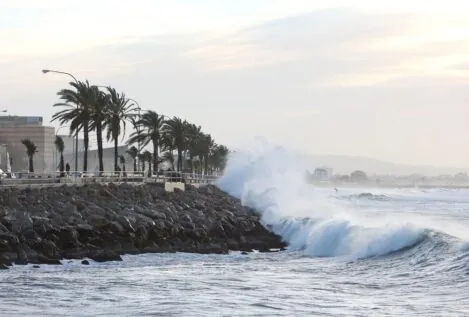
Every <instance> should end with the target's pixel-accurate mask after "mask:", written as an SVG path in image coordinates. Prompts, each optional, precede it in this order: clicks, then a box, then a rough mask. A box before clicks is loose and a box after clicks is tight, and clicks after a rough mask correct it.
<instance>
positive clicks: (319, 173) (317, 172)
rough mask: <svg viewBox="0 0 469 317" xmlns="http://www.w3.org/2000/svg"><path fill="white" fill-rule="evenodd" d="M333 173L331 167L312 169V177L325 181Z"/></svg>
mask: <svg viewBox="0 0 469 317" xmlns="http://www.w3.org/2000/svg"><path fill="white" fill-rule="evenodd" d="M333 174H334V171H333V170H332V168H328V167H318V168H315V169H314V171H313V175H312V178H313V180H316V181H327V180H329V179H331V177H332V175H333Z"/></svg>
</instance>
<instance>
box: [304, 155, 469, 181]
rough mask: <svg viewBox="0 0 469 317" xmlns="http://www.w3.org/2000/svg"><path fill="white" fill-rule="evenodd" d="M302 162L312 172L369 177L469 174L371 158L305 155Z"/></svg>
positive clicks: (459, 169)
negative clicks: (359, 172) (331, 171)
mask: <svg viewBox="0 0 469 317" xmlns="http://www.w3.org/2000/svg"><path fill="white" fill-rule="evenodd" d="M301 160H302V161H303V162H304V164H306V166H311V171H312V170H313V169H314V168H315V167H317V166H327V167H330V168H333V169H334V174H350V173H351V172H353V171H355V170H362V171H365V172H366V173H367V174H369V175H372V174H379V175H385V174H392V175H410V174H421V175H425V176H437V175H447V174H450V175H454V174H457V173H460V172H462V173H469V168H452V167H435V166H423V165H422V166H418V165H405V164H396V163H391V162H385V161H381V160H378V159H373V158H369V157H357V156H346V155H303V157H302V158H301Z"/></svg>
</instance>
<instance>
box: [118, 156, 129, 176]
mask: <svg viewBox="0 0 469 317" xmlns="http://www.w3.org/2000/svg"><path fill="white" fill-rule="evenodd" d="M119 162H120V163H121V165H122V172H123V176H124V177H127V172H126V170H125V157H124V155H119Z"/></svg>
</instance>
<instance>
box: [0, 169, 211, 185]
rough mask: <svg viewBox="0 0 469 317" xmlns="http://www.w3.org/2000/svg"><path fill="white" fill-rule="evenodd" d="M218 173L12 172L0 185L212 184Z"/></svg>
mask: <svg viewBox="0 0 469 317" xmlns="http://www.w3.org/2000/svg"><path fill="white" fill-rule="evenodd" d="M218 178H219V175H203V174H196V173H181V172H163V173H159V174H154V175H152V176H151V177H148V175H147V173H144V172H133V171H126V172H123V171H120V172H115V171H103V172H87V173H84V172H55V173H54V172H51V173H27V172H20V173H12V174H9V175H7V174H5V175H2V176H1V177H0V186H16V185H28V184H29V185H50V184H57V185H59V184H91V183H113V182H119V183H120V182H128V183H166V182H182V183H185V184H212V183H214V182H215V181H216V180H217V179H218Z"/></svg>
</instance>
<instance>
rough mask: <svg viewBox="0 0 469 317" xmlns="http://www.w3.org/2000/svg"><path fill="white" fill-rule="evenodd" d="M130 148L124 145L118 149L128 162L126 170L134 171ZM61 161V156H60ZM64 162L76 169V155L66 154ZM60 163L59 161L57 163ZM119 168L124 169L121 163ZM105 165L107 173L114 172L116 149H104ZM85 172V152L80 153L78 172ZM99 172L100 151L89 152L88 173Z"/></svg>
mask: <svg viewBox="0 0 469 317" xmlns="http://www.w3.org/2000/svg"><path fill="white" fill-rule="evenodd" d="M127 150H128V146H127V145H122V146H119V147H118V148H117V152H118V153H119V155H123V156H124V158H125V162H126V170H128V171H130V170H132V169H133V159H132V158H131V157H130V156H129V154H127ZM59 159H60V156H59ZM64 161H65V164H67V163H68V164H69V165H70V169H71V170H73V169H74V168H75V155H74V154H73V153H65V152H64ZM57 162H59V161H57ZM118 163H119V166H120V167H121V168H122V166H121V164H120V162H118ZM57 165H58V163H57ZM103 165H104V171H105V172H112V171H114V147H109V148H104V149H103ZM82 170H83V151H79V152H78V171H79V172H80V171H82ZM97 171H99V160H98V150H88V172H90V173H92V172H97Z"/></svg>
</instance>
